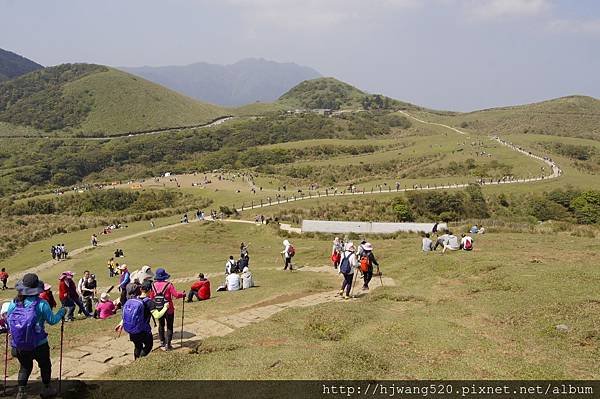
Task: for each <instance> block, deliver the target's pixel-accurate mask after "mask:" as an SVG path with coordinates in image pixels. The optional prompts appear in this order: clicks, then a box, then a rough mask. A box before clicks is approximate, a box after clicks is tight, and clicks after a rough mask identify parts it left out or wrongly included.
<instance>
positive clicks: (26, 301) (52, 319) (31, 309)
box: [7, 273, 65, 399]
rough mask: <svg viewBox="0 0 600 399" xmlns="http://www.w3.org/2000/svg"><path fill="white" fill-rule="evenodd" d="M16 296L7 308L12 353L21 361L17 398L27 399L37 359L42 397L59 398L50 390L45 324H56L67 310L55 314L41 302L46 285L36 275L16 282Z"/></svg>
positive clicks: (29, 274) (50, 368)
mask: <svg viewBox="0 0 600 399" xmlns="http://www.w3.org/2000/svg"><path fill="white" fill-rule="evenodd" d="M15 289H16V290H17V297H16V298H15V299H14V300H13V301H12V302H11V303H10V305H9V307H8V312H7V313H8V325H9V329H10V334H11V347H12V349H11V353H12V355H13V356H14V357H16V358H17V359H18V360H19V364H20V369H19V375H18V391H17V399H24V398H26V397H27V392H26V387H27V382H28V381H29V376H30V375H31V372H32V370H33V361H34V360H35V361H36V362H37V364H38V366H39V368H40V374H41V377H42V383H43V384H44V388H43V389H42V392H41V394H40V395H41V397H42V398H50V397H53V396H56V390H55V389H54V388H52V387H51V385H50V383H51V375H52V362H51V360H50V346H49V345H48V334H47V333H46V331H45V329H44V323H45V322H46V323H48V324H50V325H54V324H57V323H58V322H59V321H60V320H61V319H62V318H63V316H64V315H65V308H64V307H62V308H60V309H59V310H58V311H57V312H56V314H54V313H52V309H50V305H49V304H48V302H46V301H44V300H41V299H39V297H38V295H40V294H41V293H42V292H44V283H43V282H42V281H40V279H39V278H38V276H37V275H36V274H33V273H27V274H25V275H24V276H23V279H22V280H20V281H18V282H17V285H16V287H15Z"/></svg>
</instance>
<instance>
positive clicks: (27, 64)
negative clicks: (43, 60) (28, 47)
mask: <svg viewBox="0 0 600 399" xmlns="http://www.w3.org/2000/svg"><path fill="white" fill-rule="evenodd" d="M42 68H43V66H42V65H40V64H38V63H37V62H33V61H31V60H30V59H28V58H25V57H23V56H21V55H19V54H15V53H13V52H12V51H7V50H3V49H1V48H0V82H3V81H5V80H9V79H13V78H16V77H19V76H21V75H25V74H26V73H29V72H33V71H36V70H38V69H42Z"/></svg>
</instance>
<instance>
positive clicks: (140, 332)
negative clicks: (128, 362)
mask: <svg viewBox="0 0 600 399" xmlns="http://www.w3.org/2000/svg"><path fill="white" fill-rule="evenodd" d="M159 270H160V269H159ZM151 290H152V284H151V283H150V282H149V281H146V282H144V284H142V286H138V285H132V286H130V291H129V292H128V293H127V295H128V296H129V297H131V299H128V300H127V302H125V306H123V319H122V320H121V323H119V325H117V327H116V328H115V330H116V331H121V330H125V332H127V333H129V340H130V341H131V342H133V345H134V350H133V358H134V359H139V358H140V357H144V356H147V355H148V354H149V353H150V352H151V351H152V346H153V345H154V341H153V338H152V327H151V326H150V318H151V317H154V319H155V320H156V319H158V320H163V319H164V317H163V316H164V315H165V313H166V312H167V310H168V306H163V307H162V309H161V310H158V309H156V304H155V303H154V301H153V300H152V299H150V298H149V297H148V293H149V292H150V291H151Z"/></svg>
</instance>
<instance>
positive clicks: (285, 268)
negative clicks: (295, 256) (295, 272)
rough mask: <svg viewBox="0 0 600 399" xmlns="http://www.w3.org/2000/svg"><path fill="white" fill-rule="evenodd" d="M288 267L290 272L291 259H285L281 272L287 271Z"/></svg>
mask: <svg viewBox="0 0 600 399" xmlns="http://www.w3.org/2000/svg"><path fill="white" fill-rule="evenodd" d="M288 266H289V267H290V270H292V258H285V266H284V267H283V270H287V268H288Z"/></svg>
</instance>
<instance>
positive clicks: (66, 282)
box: [58, 271, 92, 322]
mask: <svg viewBox="0 0 600 399" xmlns="http://www.w3.org/2000/svg"><path fill="white" fill-rule="evenodd" d="M73 275H74V274H73V272H71V271H66V272H62V273H61V275H60V277H59V278H58V280H59V283H58V299H59V300H60V303H61V304H62V306H63V307H65V308H67V315H66V318H65V322H70V321H73V320H75V317H74V313H75V305H77V306H78V307H79V310H81V312H82V313H83V314H84V315H85V317H92V315H91V314H90V313H89V312H88V311H87V309H86V308H85V306H83V303H82V302H81V299H79V294H78V293H77V287H75V282H74V281H73Z"/></svg>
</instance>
